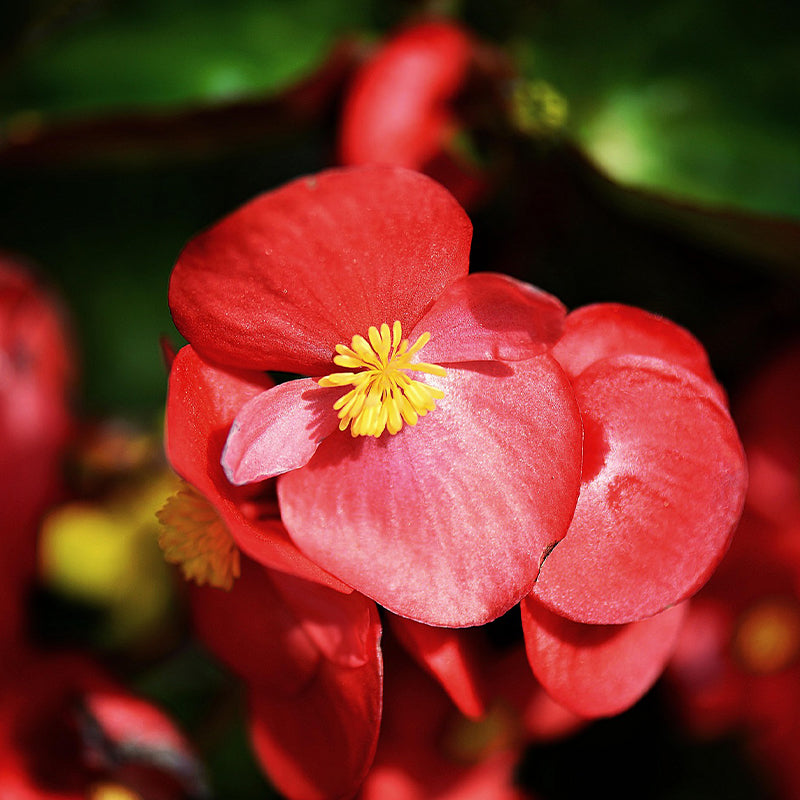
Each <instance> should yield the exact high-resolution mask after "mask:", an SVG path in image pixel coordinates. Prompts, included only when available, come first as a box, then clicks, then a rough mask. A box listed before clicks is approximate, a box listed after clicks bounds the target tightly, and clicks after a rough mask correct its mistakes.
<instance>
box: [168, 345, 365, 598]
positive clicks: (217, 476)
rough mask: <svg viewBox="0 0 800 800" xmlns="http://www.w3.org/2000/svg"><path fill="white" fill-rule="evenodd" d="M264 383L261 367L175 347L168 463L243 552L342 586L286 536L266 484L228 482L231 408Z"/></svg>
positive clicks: (267, 382)
mask: <svg viewBox="0 0 800 800" xmlns="http://www.w3.org/2000/svg"><path fill="white" fill-rule="evenodd" d="M272 385H273V383H272V381H271V380H270V379H269V378H268V377H267V376H266V375H264V374H262V373H257V372H247V373H245V372H242V371H241V370H224V369H221V368H219V367H216V366H214V365H213V364H210V363H208V362H206V361H204V360H203V359H202V358H201V357H200V356H199V355H198V354H197V353H196V352H195V351H194V350H193V349H192V348H191V347H188V346H187V347H183V348H182V349H181V350H180V351H179V352H178V354H177V355H176V356H175V358H174V360H173V363H172V366H171V368H170V375H169V390H168V393H167V415H166V433H165V446H166V450H167V455H168V457H169V460H170V463H171V464H172V467H173V469H174V470H175V471H176V472H177V473H178V474H179V475H180V476H181V477H182V478H184V480H186V481H187V482H188V483H190V484H191V485H192V486H193V487H194V488H195V489H197V491H198V492H200V493H201V494H202V495H203V496H204V497H205V498H206V500H208V502H209V503H210V504H211V505H212V506H213V507H214V509H215V510H216V512H217V513H218V514H219V515H220V518H221V519H222V521H223V522H224V524H225V525H226V527H227V528H228V530H229V531H230V533H231V535H232V536H233V538H234V540H235V541H236V544H237V545H238V546H239V547H240V548H241V549H242V550H243V551H244V552H245V553H247V554H248V555H249V556H251V557H252V558H255V559H256V560H258V561H259V562H261V563H262V564H265V565H266V566H269V567H272V568H273V569H279V570H283V571H284V572H288V573H290V574H293V575H298V576H299V577H303V578H307V579H309V580H315V581H318V582H320V583H323V584H327V585H330V586H333V587H336V588H339V589H341V590H343V591H350V589H349V587H346V586H344V585H343V584H342V583H341V582H340V581H337V580H336V579H335V578H333V577H332V576H330V575H328V574H327V573H326V572H324V571H323V570H321V569H319V567H317V566H316V565H315V564H312V563H311V562H310V561H309V560H308V559H307V558H305V557H304V556H303V555H302V553H300V552H299V551H298V550H297V548H296V547H295V546H294V544H292V542H291V541H290V540H289V538H288V536H287V535H286V531H285V529H284V527H283V525H282V524H281V521H280V519H279V517H278V513H277V507H276V505H275V504H276V500H275V498H274V488H271V487H266V486H255V487H247V488H243V489H236V488H234V487H232V486H231V485H230V484H229V483H228V481H227V479H226V478H225V475H224V473H223V471H222V466H221V464H220V458H221V456H222V449H223V447H224V445H225V438H226V436H227V435H228V430H229V428H230V425H231V423H232V422H233V419H234V417H235V416H236V413H237V411H238V410H239V409H240V408H241V407H242V405H244V403H246V402H247V401H248V400H249V399H250V398H252V397H254V396H256V395H257V394H259V393H261V392H262V391H263V390H264V389H266V388H269V387H270V386H272Z"/></svg>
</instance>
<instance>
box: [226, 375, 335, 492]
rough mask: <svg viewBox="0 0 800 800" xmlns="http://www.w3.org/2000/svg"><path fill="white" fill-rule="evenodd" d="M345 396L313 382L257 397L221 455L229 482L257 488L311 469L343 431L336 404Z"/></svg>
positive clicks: (287, 385)
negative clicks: (324, 445) (327, 441)
mask: <svg viewBox="0 0 800 800" xmlns="http://www.w3.org/2000/svg"><path fill="white" fill-rule="evenodd" d="M341 395H342V389H341V388H340V387H334V388H321V387H319V386H317V384H316V382H315V381H314V380H312V379H311V378H301V379H300V380H295V381H288V382H287V383H282V384H281V385H280V386H276V387H275V388H274V389H270V390H269V391H266V392H262V393H261V394H259V395H256V397H254V398H253V399H252V400H251V401H250V402H249V403H247V404H246V405H245V406H244V407H243V408H242V410H241V411H240V412H239V414H238V415H237V417H236V419H235V421H234V423H233V425H232V426H231V430H230V433H229V435H228V441H227V444H226V445H225V450H224V451H223V454H222V464H223V467H224V469H225V472H226V474H227V475H228V476H229V478H230V479H231V481H233V482H234V483H236V484H245V483H253V482H255V481H260V480H264V479H265V478H273V477H275V476H276V475H282V474H283V473H284V472H289V470H292V469H298V468H299V467H302V466H304V465H305V464H307V463H308V462H309V460H310V459H311V456H313V455H314V453H316V451H317V447H319V443H320V442H321V441H322V440H323V439H324V438H325V437H326V436H328V434H330V433H332V432H333V431H335V430H336V429H337V428H338V427H339V417H338V416H337V413H336V411H334V408H333V404H334V403H335V402H336V400H337V399H338V398H339V397H341Z"/></svg>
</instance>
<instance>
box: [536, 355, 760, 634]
mask: <svg viewBox="0 0 800 800" xmlns="http://www.w3.org/2000/svg"><path fill="white" fill-rule="evenodd" d="M573 386H574V389H575V394H576V396H577V398H578V404H579V406H580V409H581V414H582V418H583V423H584V431H585V433H584V461H583V479H582V486H581V494H580V498H579V500H578V505H577V508H576V510H575V516H574V518H573V520H572V524H571V525H570V529H569V532H568V533H567V536H566V537H565V538H564V539H563V540H562V541H561V542H560V543H559V544H558V545H557V546H556V547H555V548H554V550H553V551H552V552H551V553H550V554H549V555H548V557H547V559H546V560H545V563H544V564H543V565H542V570H541V573H540V575H539V578H538V580H537V583H536V588H535V590H534V594H535V597H536V598H537V599H539V600H540V601H542V602H543V603H544V604H545V605H546V606H548V607H550V608H551V609H552V610H554V611H556V612H557V613H560V614H563V615H564V616H567V617H569V618H571V619H573V620H575V621H578V622H587V623H595V624H617V623H622V622H631V621H634V620H637V619H642V618H644V617H647V616H651V615H652V614H655V613H657V612H659V611H662V610H663V609H665V608H666V607H668V606H670V605H673V604H675V603H677V602H679V601H680V600H683V599H684V598H686V597H688V596H689V595H691V594H692V593H693V592H694V591H696V590H697V588H699V586H700V585H702V584H703V583H704V582H705V581H706V580H707V579H708V576H709V575H710V573H711V571H712V570H713V569H714V568H715V567H716V565H717V564H718V563H719V561H720V559H721V558H722V556H723V555H724V553H725V551H726V549H727V546H728V543H729V540H730V536H731V533H732V530H733V528H734V526H735V525H736V522H737V521H738V519H739V515H740V513H741V508H742V503H743V499H744V491H745V485H746V470H745V464H744V456H743V453H742V449H741V444H740V443H739V440H738V436H737V434H736V430H735V428H734V426H733V423H732V422H731V419H730V416H729V415H728V413H727V411H726V409H725V408H724V407H723V406H722V405H721V404H720V402H719V400H718V399H717V397H716V394H715V393H714V392H713V390H711V389H710V388H709V387H708V386H707V385H706V384H705V382H703V381H700V380H699V379H698V378H696V377H695V376H694V375H693V374H691V373H689V372H687V371H686V370H683V369H680V368H678V367H676V368H669V367H668V366H667V365H665V363H664V362H663V361H660V360H656V359H648V358H644V357H638V356H628V357H619V358H609V359H604V360H602V361H599V362H597V363H596V364H595V365H594V366H593V367H591V368H589V369H587V370H585V371H584V372H582V373H581V375H580V376H579V377H578V378H577V379H576V380H575V381H574V383H573Z"/></svg>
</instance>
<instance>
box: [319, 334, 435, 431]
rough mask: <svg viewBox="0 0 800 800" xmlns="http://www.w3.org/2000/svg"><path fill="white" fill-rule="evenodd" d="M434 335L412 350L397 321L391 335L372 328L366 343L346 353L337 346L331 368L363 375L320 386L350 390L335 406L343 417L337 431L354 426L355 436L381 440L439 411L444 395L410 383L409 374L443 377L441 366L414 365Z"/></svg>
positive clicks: (337, 377) (357, 342)
mask: <svg viewBox="0 0 800 800" xmlns="http://www.w3.org/2000/svg"><path fill="white" fill-rule="evenodd" d="M430 338H431V335H430V333H423V334H422V336H420V337H419V338H418V339H417V341H416V342H414V344H413V345H410V346H409V342H408V339H403V329H402V326H401V325H400V323H399V322H397V321H395V323H394V325H393V326H392V328H391V330H390V329H389V326H388V325H387V324H386V323H385V322H384V323H383V325H381V327H380V330H378V329H377V328H376V327H375V326H374V325H373V326H372V327H371V328H370V329H369V331H368V332H367V339H365V338H364V337H363V336H354V337H353V341H352V343H351V345H350V347H348V346H347V345H344V344H337V345H336V353H337V355H336V356H335V357H334V359H333V363H334V364H336V365H337V366H339V367H345V368H346V369H350V370H360V371H359V372H333V373H331V374H330V375H326V376H325V377H324V378H320V381H319V385H320V386H352V387H353V388H352V389H351V390H350V391H349V392H347V394H344V395H342V397H340V398H339V399H338V400H337V401H336V402H335V403H334V405H333V407H334V409H336V410H337V411H338V412H339V420H340V422H339V430H342V431H343V430H346V428H347V426H348V425H349V426H350V433H351V434H352V435H353V436H374V437H376V438H377V437H378V436H380V435H381V434H382V433H383V432H384V431H385V430H388V431H389V433H391V434H395V433H397V432H398V431H399V430H400V429H401V428H402V427H403V422H407V423H408V424H409V425H416V424H417V420H418V419H419V418H420V417H424V416H425V415H426V414H427V413H428V412H429V411H433V409H434V408H436V401H437V400H441V399H442V398H443V397H444V392H443V391H441V389H434V388H433V387H432V386H427V385H426V384H424V383H422V382H420V381H418V380H415V379H414V378H411V377H409V375H408V374H407V373H408V372H427V373H428V374H430V375H439V376H442V377H443V376H444V375H446V374H447V373H446V372H445V370H444V368H443V367H440V366H438V365H437V364H425V363H423V362H415V361H413V360H412V359H413V358H414V356H415V355H416V354H417V353H418V352H419V351H420V350H421V349H422V348H423V347H424V346H425V345H426V344H427V343H428V340H429V339H430Z"/></svg>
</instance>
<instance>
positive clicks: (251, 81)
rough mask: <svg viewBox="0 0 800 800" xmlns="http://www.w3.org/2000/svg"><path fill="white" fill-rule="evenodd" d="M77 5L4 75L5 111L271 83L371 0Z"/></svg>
mask: <svg viewBox="0 0 800 800" xmlns="http://www.w3.org/2000/svg"><path fill="white" fill-rule="evenodd" d="M56 5H58V4H56ZM62 5H63V4H62ZM73 5H74V4H73ZM78 5H79V8H78V9H76V10H75V11H74V12H73V14H72V15H71V16H69V17H67V18H65V19H62V21H61V23H60V24H54V25H53V26H52V27H51V33H50V35H49V36H48V37H47V38H46V39H44V40H39V39H38V37H37V39H35V40H34V41H32V42H29V43H28V44H27V46H26V47H25V49H24V50H23V51H22V52H21V54H20V57H19V58H18V59H17V60H16V62H15V64H14V80H13V81H10V82H6V83H4V84H0V108H2V110H3V112H4V113H5V114H10V113H14V112H19V111H20V110H35V111H38V112H44V113H48V114H50V113H58V114H70V115H76V114H79V113H87V112H92V113H97V112H99V111H108V110H111V109H113V110H119V109H130V108H152V107H154V106H159V107H174V106H180V105H187V104H191V103H209V102H215V101H219V100H230V99H232V98H236V97H243V96H247V95H252V94H253V93H261V92H267V91H274V90H275V89H278V88H280V87H282V86H285V85H287V84H288V83H290V82H292V81H294V80H297V79H299V78H300V77H301V76H303V75H304V74H306V73H308V72H310V71H311V70H313V69H314V67H315V66H316V65H317V64H318V63H319V62H320V61H321V60H322V58H323V57H324V56H325V54H326V52H327V51H328V49H329V48H330V47H332V46H333V44H334V43H335V41H336V39H337V38H338V37H339V36H341V35H345V34H347V33H352V32H353V31H357V30H359V29H362V28H363V27H364V25H365V23H366V12H367V10H368V7H369V6H368V0H349V2H347V3H331V2H330V0H304V2H301V3H299V2H294V0H267V2H265V1H264V0H228V1H227V2H219V0H170V2H158V0H129V1H128V2H104V3H86V2H84V3H81V4H78ZM56 11H57V9H56V8H54V9H53V10H52V11H51V14H53V13H56Z"/></svg>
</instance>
